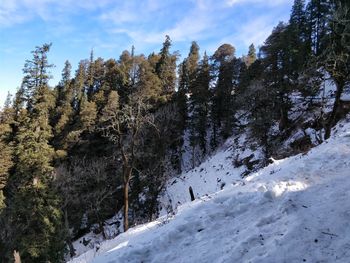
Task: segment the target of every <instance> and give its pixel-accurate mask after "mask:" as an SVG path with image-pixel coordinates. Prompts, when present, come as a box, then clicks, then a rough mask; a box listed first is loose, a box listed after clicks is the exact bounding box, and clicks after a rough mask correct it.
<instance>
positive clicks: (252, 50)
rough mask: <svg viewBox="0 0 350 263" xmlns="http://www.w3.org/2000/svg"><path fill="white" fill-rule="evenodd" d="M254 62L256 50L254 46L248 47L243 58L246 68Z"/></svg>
mask: <svg viewBox="0 0 350 263" xmlns="http://www.w3.org/2000/svg"><path fill="white" fill-rule="evenodd" d="M255 60H256V49H255V46H254V44H251V45H250V46H249V50H248V55H247V56H246V57H245V59H244V61H245V64H246V66H247V67H250V65H252V64H253V63H254V62H255Z"/></svg>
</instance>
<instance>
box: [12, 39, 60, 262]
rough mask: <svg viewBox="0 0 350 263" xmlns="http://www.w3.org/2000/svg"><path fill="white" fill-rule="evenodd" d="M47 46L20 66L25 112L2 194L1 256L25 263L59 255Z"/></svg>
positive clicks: (57, 203)
mask: <svg viewBox="0 0 350 263" xmlns="http://www.w3.org/2000/svg"><path fill="white" fill-rule="evenodd" d="M49 49H50V45H47V44H44V45H43V46H42V47H37V49H36V50H35V51H34V52H32V53H33V56H34V59H33V60H31V61H29V62H28V61H27V63H26V64H25V70H24V72H25V73H26V75H25V77H24V81H23V87H24V90H25V91H26V94H27V95H30V97H27V103H28V105H27V107H28V110H29V111H28V114H26V112H25V111H22V114H21V115H20V118H19V119H18V122H19V126H18V127H19V130H18V132H17V133H16V138H15V141H16V145H15V159H16V164H15V166H14V173H13V174H11V176H10V177H9V183H8V184H7V186H6V187H7V195H6V198H7V199H6V200H7V201H6V203H7V208H6V211H5V213H6V218H7V220H8V231H7V238H8V245H7V251H6V252H7V254H8V255H11V254H12V252H13V251H14V250H16V251H19V253H20V255H21V258H22V260H23V261H25V262H47V261H56V262H58V261H60V260H61V259H62V258H63V252H64V249H63V248H64V242H63V240H64V237H63V232H62V228H61V219H62V218H61V212H60V210H59V199H58V197H57V194H56V193H55V191H53V189H52V187H51V186H52V181H53V167H52V160H53V148H52V147H51V146H50V145H49V140H50V139H51V136H52V132H51V127H50V125H49V113H50V111H51V110H52V107H53V96H52V93H51V91H50V90H49V88H48V86H47V82H48V79H49V73H48V68H49V67H50V66H51V65H50V64H48V62H47V52H48V51H49Z"/></svg>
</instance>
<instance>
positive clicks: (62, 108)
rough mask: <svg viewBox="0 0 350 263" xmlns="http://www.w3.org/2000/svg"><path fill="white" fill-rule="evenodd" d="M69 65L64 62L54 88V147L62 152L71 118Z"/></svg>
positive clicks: (71, 98)
mask: <svg viewBox="0 0 350 263" xmlns="http://www.w3.org/2000/svg"><path fill="white" fill-rule="evenodd" d="M71 68H72V67H71V64H70V63H69V61H66V62H65V66H64V69H63V70H62V80H61V82H60V83H59V85H58V86H57V87H56V93H57V94H56V107H55V117H54V127H53V128H54V137H55V138H54V146H55V148H56V149H61V150H63V148H65V147H64V140H65V136H66V133H67V128H68V125H69V123H70V122H71V120H72V118H73V112H74V111H73V105H74V97H73V96H74V89H73V83H72V79H71Z"/></svg>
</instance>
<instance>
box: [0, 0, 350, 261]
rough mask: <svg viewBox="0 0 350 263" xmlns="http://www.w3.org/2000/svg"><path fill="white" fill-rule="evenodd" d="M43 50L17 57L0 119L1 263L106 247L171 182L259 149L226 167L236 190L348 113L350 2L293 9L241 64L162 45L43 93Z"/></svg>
mask: <svg viewBox="0 0 350 263" xmlns="http://www.w3.org/2000/svg"><path fill="white" fill-rule="evenodd" d="M54 46H55V43H43V44H42V43H38V46H36V47H33V50H32V51H30V50H28V55H27V60H25V61H23V65H24V66H23V78H22V82H21V86H20V87H19V88H18V89H17V92H16V93H15V94H12V95H11V94H9V96H8V97H7V99H6V101H5V103H4V105H3V107H2V108H1V109H0V262H25V263H30V262H38V263H40V262H65V261H66V260H68V259H70V258H72V257H74V256H75V255H76V250H75V247H74V245H73V244H74V242H75V241H76V240H77V239H79V238H82V237H84V235H86V234H87V233H90V232H93V233H95V234H98V235H100V236H102V237H103V239H106V240H107V239H111V238H113V237H115V236H117V235H119V234H121V233H122V232H126V231H128V229H129V228H132V227H134V226H137V225H140V224H144V223H147V222H151V221H153V220H155V219H157V218H158V217H159V216H160V210H161V206H160V197H161V196H162V195H163V194H164V193H165V190H166V188H167V185H168V182H169V181H170V180H171V181H173V180H174V179H176V178H177V177H178V175H179V174H181V173H183V172H187V171H189V170H191V169H194V168H196V167H197V166H198V165H200V164H201V163H202V162H203V161H204V160H206V159H207V158H208V156H211V155H212V154H214V153H215V152H216V151H217V150H218V149H220V147H222V145H223V144H224V143H225V141H226V140H227V139H229V138H231V137H232V136H237V135H240V134H246V140H247V141H249V142H250V143H251V144H253V145H255V146H254V147H255V148H256V149H261V155H259V158H257V159H254V160H253V159H252V158H249V157H247V158H245V159H240V158H239V157H238V156H237V158H234V160H233V161H232V163H233V164H232V165H233V166H241V165H245V167H246V169H245V170H244V172H243V173H242V174H241V175H240V176H241V177H242V178H244V177H246V176H249V174H251V173H253V172H255V171H257V170H258V169H261V168H263V167H266V166H268V165H269V164H270V163H271V158H272V159H282V158H286V157H289V156H293V155H296V154H299V153H305V152H307V151H308V150H309V149H311V148H312V147H314V146H316V145H318V144H321V143H322V142H324V141H325V140H327V139H328V138H330V137H331V136H332V135H333V127H334V126H335V125H336V124H337V123H338V122H339V121H340V120H342V119H343V118H344V117H345V116H346V115H347V114H348V113H349V112H350V103H349V101H348V100H346V99H344V96H345V95H346V94H348V93H349V89H350V2H349V1H348V0H309V1H305V0H294V4H293V7H292V10H291V12H290V18H289V20H288V21H284V22H280V23H279V24H277V25H275V27H274V29H273V31H272V33H271V34H270V35H269V36H268V38H267V39H266V40H265V42H264V44H263V45H261V46H254V44H251V45H250V46H249V48H248V47H247V52H246V55H244V56H240V57H239V56H237V55H236V49H235V47H234V46H233V45H231V44H229V43H226V44H222V45H220V46H218V47H217V49H216V51H215V52H213V53H212V54H210V53H208V52H206V51H205V50H203V49H201V47H200V46H199V45H198V44H197V42H196V41H195V39H194V41H193V42H192V44H191V46H189V47H188V53H187V54H181V56H180V54H179V52H177V51H176V46H175V45H173V43H172V39H171V35H170V36H168V35H166V36H164V42H163V43H159V51H158V52H154V53H151V54H139V53H138V51H137V50H138V47H137V46H135V47H134V46H132V47H130V50H125V51H123V52H122V53H121V54H120V55H119V54H118V55H119V57H115V58H101V57H97V56H96V55H95V53H94V50H93V49H92V50H91V53H90V54H87V58H86V59H82V60H81V61H80V62H79V64H78V65H71V63H70V62H69V58H67V60H66V62H65V65H64V68H63V69H62V75H61V79H60V80H59V82H58V83H57V85H54V86H52V85H49V81H50V79H51V70H52V67H53V66H54V65H53V64H52V63H51V59H50V49H51V48H52V47H54ZM72 66H73V68H76V70H74V71H73V70H72ZM327 82H331V83H332V85H333V86H334V90H333V92H332V94H331V95H330V96H328V94H327V92H326V91H325V89H326V85H325V83H327ZM50 83H51V82H50ZM330 102H331V103H330ZM310 130H312V134H313V137H312V138H311V135H310V133H308V131H310ZM296 131H301V136H300V137H299V138H298V140H295V141H293V142H292V143H290V140H289V138H291V135H292V134H295V132H296ZM185 162H186V164H185ZM222 187H224V186H222ZM194 190H196V189H195V187H194ZM192 194H193V193H192ZM172 212H173V211H171V209H169V211H168V213H169V214H171V213H172ZM111 218H114V219H113V220H112V221H113V222H111V220H110V219H111ZM213 224H215V222H213ZM106 226H109V227H110V228H114V229H115V231H114V233H113V235H111V234H110V233H108V232H107V231H106ZM84 240H85V239H84ZM16 258H17V259H16ZM19 258H20V259H19ZM116 262H117V261H116ZM145 262H148V261H145ZM152 262H153V261H152ZM157 262H158V261H157ZM169 262H170V261H169ZM193 262H195V261H193ZM203 262H205V261H203ZM242 262H243V261H242ZM264 262H265V261H264Z"/></svg>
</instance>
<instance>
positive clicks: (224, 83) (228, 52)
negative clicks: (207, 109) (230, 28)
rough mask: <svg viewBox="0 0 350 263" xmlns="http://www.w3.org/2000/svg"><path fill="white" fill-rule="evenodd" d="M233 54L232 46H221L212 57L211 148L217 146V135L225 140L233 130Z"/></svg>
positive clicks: (234, 62)
mask: <svg viewBox="0 0 350 263" xmlns="http://www.w3.org/2000/svg"><path fill="white" fill-rule="evenodd" d="M234 53H235V48H234V47H233V46H231V45H229V44H223V45H221V46H220V47H219V48H218V49H217V50H216V51H215V53H214V55H213V60H214V65H213V66H214V72H215V77H216V86H215V88H214V90H213V97H212V109H211V121H212V127H213V132H212V139H211V145H212V147H213V148H215V147H216V146H217V144H218V139H219V138H218V135H221V136H222V138H224V139H226V138H227V137H228V136H230V135H231V133H232V129H233V122H234V120H233V118H234V114H233V94H234V75H235V74H234V70H235V65H236V62H237V61H236V59H235V56H234Z"/></svg>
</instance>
